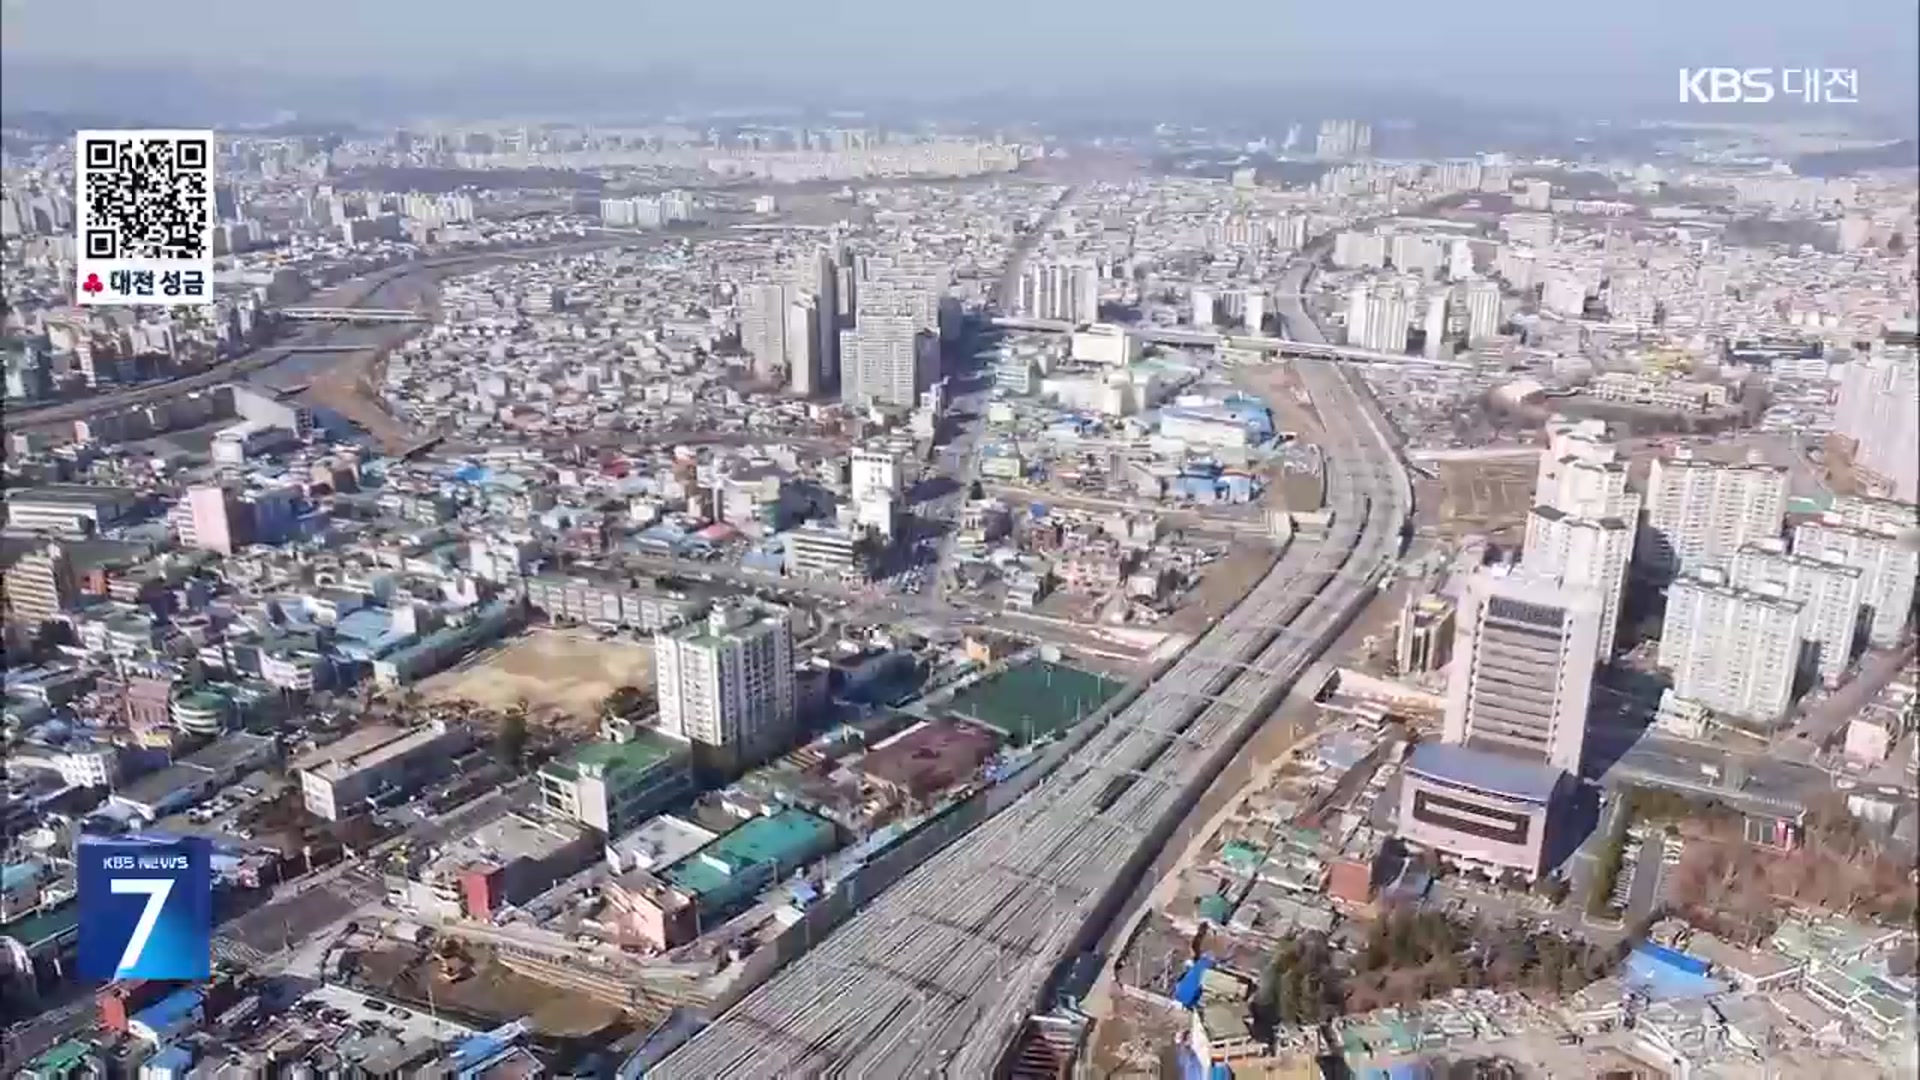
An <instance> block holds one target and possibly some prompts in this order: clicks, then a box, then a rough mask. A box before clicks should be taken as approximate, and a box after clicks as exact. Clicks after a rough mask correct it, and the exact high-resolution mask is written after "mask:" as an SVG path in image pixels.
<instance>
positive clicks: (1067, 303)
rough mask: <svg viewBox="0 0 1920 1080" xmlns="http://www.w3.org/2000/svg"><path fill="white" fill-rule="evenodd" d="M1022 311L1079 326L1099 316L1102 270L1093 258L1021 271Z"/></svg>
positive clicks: (1060, 261)
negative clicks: (1094, 262)
mask: <svg viewBox="0 0 1920 1080" xmlns="http://www.w3.org/2000/svg"><path fill="white" fill-rule="evenodd" d="M1019 312H1020V314H1022V315H1025V316H1028V317H1030V318H1035V319H1058V320H1060V321H1062V322H1070V323H1073V324H1074V325H1076V326H1078V325H1080V324H1082V323H1090V322H1094V321H1096V320H1097V319H1099V317H1100V271H1099V269H1098V268H1097V267H1095V266H1094V264H1093V260H1091V259H1049V260H1046V261H1043V262H1036V263H1030V264H1028V265H1027V267H1026V268H1025V269H1023V270H1022V271H1021V272H1020V302H1019Z"/></svg>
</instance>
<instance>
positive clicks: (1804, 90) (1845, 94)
mask: <svg viewBox="0 0 1920 1080" xmlns="http://www.w3.org/2000/svg"><path fill="white" fill-rule="evenodd" d="M1859 100H1860V73H1859V72H1858V71H1856V70H1854V69H1853V68H1770V67H1760V68H1731V67H1705V68H1681V69H1680V103H1681V104H1682V105H1764V104H1766V103H1768V102H1770V101H1800V102H1804V103H1806V104H1808V105H1818V104H1821V103H1825V104H1828V105H1853V104H1856V103H1858V102H1859Z"/></svg>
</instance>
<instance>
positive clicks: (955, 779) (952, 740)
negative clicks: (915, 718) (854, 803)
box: [860, 720, 1000, 797]
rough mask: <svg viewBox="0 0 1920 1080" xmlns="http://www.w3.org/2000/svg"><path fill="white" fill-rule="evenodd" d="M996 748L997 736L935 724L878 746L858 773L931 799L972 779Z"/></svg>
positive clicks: (961, 725) (967, 726) (973, 727)
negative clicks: (934, 795)
mask: <svg viewBox="0 0 1920 1080" xmlns="http://www.w3.org/2000/svg"><path fill="white" fill-rule="evenodd" d="M999 745H1000V738H999V736H998V735H996V734H995V733H994V732H992V731H990V730H988V729H987V728H984V727H979V726H976V725H974V724H968V723H963V722H960V721H955V720H934V721H929V722H927V723H924V724H921V725H919V726H917V727H914V728H912V729H910V730H908V731H907V732H905V733H903V734H901V735H897V736H895V737H894V738H892V739H889V740H887V741H886V742H883V743H881V744H880V745H879V746H877V747H875V748H874V749H873V750H872V751H870V752H869V753H868V754H867V756H866V758H865V759H864V760H862V761H861V763H860V769H861V771H862V772H865V773H866V774H867V775H868V776H871V777H873V778H874V779H876V780H880V781H883V782H885V783H888V784H892V785H893V786H895V787H898V788H902V789H904V790H906V791H907V792H909V793H910V794H912V795H914V796H916V797H918V796H924V795H930V794H933V793H934V792H938V791H942V790H945V789H946V788H949V787H952V786H953V785H954V784H956V783H959V782H960V781H962V780H965V779H966V778H967V777H969V776H971V775H972V774H973V772H974V770H976V769H978V768H979V767H980V766H981V765H982V764H984V763H985V762H986V761H987V759H989V758H991V757H992V756H993V753H994V751H995V750H996V749H998V747H999Z"/></svg>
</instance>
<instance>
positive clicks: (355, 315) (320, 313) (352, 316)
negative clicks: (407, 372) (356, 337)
mask: <svg viewBox="0 0 1920 1080" xmlns="http://www.w3.org/2000/svg"><path fill="white" fill-rule="evenodd" d="M280 317H281V318H283V319H287V320H289V321H292V322H339V323H423V322H426V321H427V317H426V315H424V314H422V313H420V312H418V311H405V310H402V309H400V308H347V307H291V308H281V309H280Z"/></svg>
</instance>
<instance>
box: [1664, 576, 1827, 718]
mask: <svg viewBox="0 0 1920 1080" xmlns="http://www.w3.org/2000/svg"><path fill="white" fill-rule="evenodd" d="M1802 610H1803V606H1802V605H1801V603H1800V602H1799V601H1798V600H1792V599H1789V598H1788V597H1787V596H1786V594H1785V592H1784V591H1782V590H1781V589H1780V587H1779V586H1777V585H1769V586H1765V587H1763V588H1761V589H1741V588H1736V587H1735V586H1733V585H1731V584H1729V583H1728V581H1727V575H1726V574H1725V573H1723V572H1722V571H1720V570H1719V569H1715V568H1709V569H1705V570H1702V571H1700V572H1699V573H1697V574H1685V575H1682V576H1681V577H1678V578H1675V579H1674V581H1673V583H1672V584H1671V585H1670V586H1668V588H1667V617H1666V621H1665V622H1664V623H1663V624H1662V625H1661V628H1660V666H1661V667H1663V668H1666V669H1667V670H1668V671H1670V672H1671V673H1672V674H1673V692H1674V694H1675V696H1677V697H1680V698H1682V699H1684V700H1687V701H1692V702H1696V703H1698V704H1700V705H1704V706H1706V707H1707V708H1709V709H1711V710H1713V711H1714V712H1716V713H1720V714H1722V715H1724V716H1735V717H1740V718H1743V719H1747V720H1753V721H1758V722H1760V723H1771V722H1773V721H1775V720H1778V719H1780V718H1781V717H1783V716H1785V715H1786V712H1787V708H1788V706H1790V705H1792V704H1793V682H1794V675H1795V673H1796V672H1797V671H1799V670H1800V664H1799V659H1800V642H1801V639H1802V638H1804V637H1805V636H1806V635H1805V633H1804V632H1803V631H1802V630H1801V617H1802V616H1801V612H1802Z"/></svg>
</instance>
